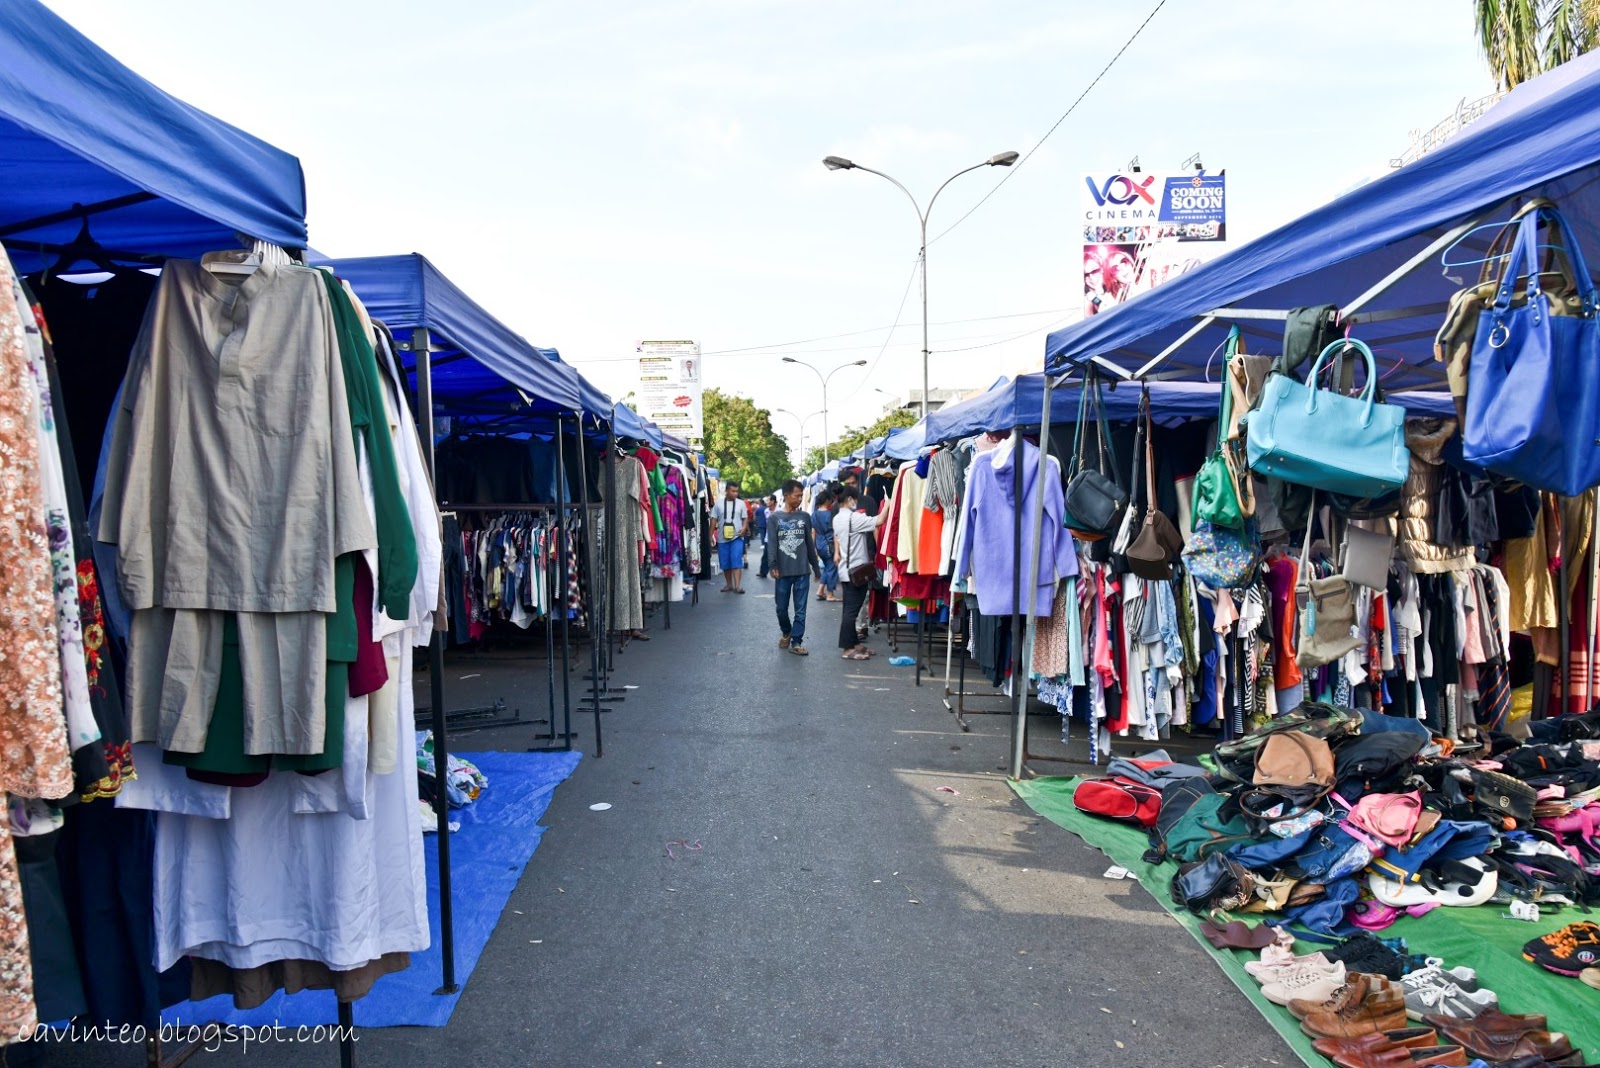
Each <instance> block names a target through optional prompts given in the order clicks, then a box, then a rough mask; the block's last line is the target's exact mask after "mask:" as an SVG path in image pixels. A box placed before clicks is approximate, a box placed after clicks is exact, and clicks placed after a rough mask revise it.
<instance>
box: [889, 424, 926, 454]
mask: <svg viewBox="0 0 1600 1068" xmlns="http://www.w3.org/2000/svg"><path fill="white" fill-rule="evenodd" d="M927 430H928V420H926V419H919V420H917V422H916V423H915V425H913V426H901V427H895V428H894V429H893V430H891V431H889V434H888V440H887V441H886V442H884V445H883V454H884V455H885V456H887V457H889V459H891V460H915V459H916V458H917V453H919V452H921V451H922V449H923V447H924V446H925V445H927V444H928V438H927Z"/></svg>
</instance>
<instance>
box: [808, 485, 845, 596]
mask: <svg viewBox="0 0 1600 1068" xmlns="http://www.w3.org/2000/svg"><path fill="white" fill-rule="evenodd" d="M811 529H812V530H813V531H815V532H816V538H817V556H818V557H819V558H820V559H821V560H822V578H821V579H819V580H818V581H817V600H819V601H837V600H839V565H838V564H837V563H835V562H834V559H833V492H832V491H831V490H826V489H825V490H823V491H822V492H820V493H818V494H817V497H816V500H815V501H814V502H813V507H812V509H811Z"/></svg>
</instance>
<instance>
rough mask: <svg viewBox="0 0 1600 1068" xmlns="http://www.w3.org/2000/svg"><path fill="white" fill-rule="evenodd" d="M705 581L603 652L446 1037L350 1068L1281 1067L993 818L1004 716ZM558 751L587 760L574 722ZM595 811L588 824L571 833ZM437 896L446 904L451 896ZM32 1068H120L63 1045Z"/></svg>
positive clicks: (487, 739)
mask: <svg viewBox="0 0 1600 1068" xmlns="http://www.w3.org/2000/svg"><path fill="white" fill-rule="evenodd" d="M716 585H717V584H716V583H715V582H713V583H711V584H708V589H709V592H707V593H706V594H704V595H703V596H702V599H701V603H700V604H699V605H698V606H695V607H690V606H689V605H687V604H684V605H679V606H674V611H673V627H672V629H671V630H670V631H669V630H666V629H664V628H663V627H662V621H661V619H660V617H659V615H658V616H657V617H656V618H655V619H654V620H653V622H652V631H651V633H652V635H653V639H652V640H651V641H650V642H648V643H640V642H636V643H633V644H631V645H629V647H628V648H627V650H626V651H625V652H623V653H622V654H621V655H619V657H618V659H617V664H618V673H617V675H616V677H615V679H614V683H613V684H614V685H618V686H620V685H624V684H627V685H634V686H637V687H638V688H637V689H635V690H632V691H629V693H628V697H627V700H626V701H625V702H623V703H621V704H618V705H616V706H614V708H615V710H614V711H611V712H607V713H606V714H605V716H604V720H605V724H604V726H605V732H606V733H605V755H604V757H603V758H600V759H595V758H593V757H592V756H591V757H586V758H585V760H584V761H583V763H582V764H581V765H580V767H579V769H578V771H577V773H576V774H575V775H574V776H573V777H572V778H571V779H570V780H568V782H567V783H565V784H564V785H563V786H562V787H561V788H560V789H559V790H558V791H557V792H556V795H555V799H554V802H553V803H552V805H551V807H550V810H549V812H548V813H547V815H546V817H545V823H546V825H547V826H548V827H549V828H550V830H549V832H548V833H547V834H546V835H545V836H544V839H543V841H542V843H541V844H540V846H539V850H538V852H537V853H536V854H535V856H534V858H533V861H532V863H531V864H530V865H529V867H528V870H527V873H526V874H525V875H524V877H523V879H522V881H521V884H520V885H519V886H518V887H517V890H516V892H515V894H514V895H513V896H512V899H511V902H510V904H509V906H508V909H507V911H506V913H505V914H504V915H503V916H502V918H501V921H500V925H499V927H498V929H497V930H496V932H495V934H494V937H493V938H492V940H491V941H490V943H489V945H488V947H487V949H486V950H485V952H484V956H483V958H482V960H481V962H480V963H479V965H478V968H477V970H476V972H475V973H474V974H473V975H472V977H471V979H470V981H469V983H468V985H467V987H466V992H465V996H464V997H463V999H462V1001H461V1004H460V1006H459V1007H458V1008H457V1010H456V1013H455V1016H454V1018H453V1020H452V1022H451V1024H450V1026H449V1027H447V1028H443V1029H432V1028H397V1029H389V1030H384V1031H365V1032H362V1033H361V1035H360V1039H359V1042H358V1043H357V1045H356V1049H357V1057H358V1061H357V1063H359V1064H363V1065H374V1066H376V1065H385V1066H387V1065H397V1066H413V1065H415V1066H423V1065H438V1066H440V1068H444V1066H450V1068H463V1066H467V1068H512V1066H516V1068H530V1066H532V1068H546V1066H549V1068H555V1066H563V1068H564V1066H574V1068H590V1066H594V1068H613V1066H614V1068H635V1066H638V1068H750V1066H757V1065H759V1066H762V1068H778V1066H791V1065H792V1066H797V1068H798V1066H806V1068H831V1066H840V1068H843V1066H855V1065H862V1066H868V1065H870V1066H908V1068H939V1066H951V1068H957V1066H959V1068H985V1066H1012V1065H1017V1066H1024V1065H1027V1066H1039V1068H1076V1066H1086V1065H1126V1066H1130V1068H1196V1066H1198V1068H1216V1066H1220V1068H1245V1066H1255V1065H1293V1064H1296V1063H1298V1060H1297V1058H1296V1056H1295V1055H1294V1054H1293V1053H1292V1052H1291V1051H1290V1050H1289V1049H1288V1047H1287V1046H1285V1045H1284V1044H1283V1043H1282V1042H1281V1041H1280V1040H1279V1039H1278V1038H1277V1036H1276V1035H1275V1034H1274V1033H1273V1032H1272V1030H1271V1029H1270V1028H1269V1027H1268V1026H1267V1025H1266V1023H1265V1022H1264V1021H1262V1020H1261V1019H1260V1017H1259V1016H1258V1015H1257V1014H1256V1013H1255V1011H1254V1010H1253V1009H1252V1008H1251V1007H1250V1005H1249V1003H1248V1002H1246V1001H1245V999H1244V998H1243V997H1242V996H1240V994H1239V993H1238V992H1237V991H1236V990H1234V989H1233V987H1232V986H1231V984H1230V983H1229V982H1228V980H1227V979H1226V978H1225V977H1224V976H1223V975H1222V974H1221V973H1220V972H1219V971H1218V970H1217V969H1216V968H1215V967H1214V966H1213V965H1212V964H1211V963H1210V961H1209V959H1208V958H1207V957H1206V956H1205V954H1204V953H1203V952H1202V951H1201V950H1200V949H1199V947H1198V946H1196V945H1195V944H1194V942H1193V941H1192V940H1191V939H1190V938H1189V937H1188V935H1186V934H1185V933H1184V932H1183V930H1182V929H1181V928H1180V927H1179V926H1178V925H1177V924H1176V923H1175V922H1173V921H1172V920H1171V919H1170V918H1169V917H1168V916H1166V914H1165V913H1163V912H1162V911H1161V910H1160V908H1159V907H1158V906H1156V905H1155V903H1154V902H1153V901H1152V900H1151V899H1150V898H1149V896H1148V895H1146V894H1145V892H1144V891H1143V890H1142V889H1141V888H1140V887H1139V885H1138V884H1137V883H1134V882H1131V881H1110V880H1106V879H1104V878H1102V875H1101V873H1102V872H1103V871H1104V870H1105V868H1106V866H1107V864H1108V862H1107V861H1106V860H1105V858H1104V857H1103V856H1102V855H1101V854H1100V853H1098V852H1096V851H1094V850H1092V849H1089V848H1088V847H1086V846H1084V845H1083V844H1082V843H1081V842H1080V841H1079V840H1078V839H1076V838H1075V837H1073V836H1072V835H1070V834H1068V833H1067V832H1066V831H1064V830H1061V829H1060V828H1058V827H1056V826H1054V825H1053V824H1050V823H1047V822H1045V821H1043V820H1040V819H1038V818H1037V817H1035V816H1034V815H1033V814H1032V813H1031V811H1030V810H1029V809H1027V808H1026V806H1024V805H1023V804H1022V803H1021V802H1020V801H1018V800H1017V799H1016V797H1015V796H1014V795H1013V794H1012V792H1011V791H1010V789H1009V788H1008V787H1007V785H1006V779H1005V776H1004V771H1003V765H1004V763H1005V754H1006V751H1007V739H1006V735H1005V729H1006V722H1007V721H1006V719H1005V718H1004V717H999V716H993V717H987V716H980V717H976V718H975V719H974V720H973V724H974V729H973V731H972V733H963V732H962V731H961V730H960V729H959V728H958V726H957V725H956V723H955V721H954V718H953V717H952V716H951V715H949V713H947V712H946V711H945V709H944V707H943V705H942V703H941V700H940V698H941V696H942V690H941V688H940V686H939V685H937V684H936V683H931V682H926V681H925V683H924V685H923V686H921V687H916V686H914V685H913V683H912V676H913V671H912V669H911V668H897V667H892V666H890V665H889V664H888V663H887V656H886V655H879V656H878V657H875V658H873V659H872V660H870V661H864V662H847V661H842V660H840V659H839V658H838V655H837V652H836V650H835V649H834V648H833V645H834V641H833V638H834V635H835V633H836V630H837V626H838V612H839V607H838V606H837V605H832V604H829V605H820V604H816V603H812V604H811V606H810V626H809V629H810V631H811V632H812V637H811V641H810V644H811V649H812V655H811V656H810V657H808V658H801V657H796V656H791V655H789V654H787V653H784V652H782V651H780V650H779V649H778V648H777V647H776V640H777V636H778V635H777V626H776V623H775V621H774V616H773V601H772V597H771V583H770V582H767V581H762V580H755V579H751V580H750V581H749V582H748V586H749V588H750V589H749V593H748V594H747V595H746V596H743V597H735V596H731V595H723V594H718V593H717V592H716ZM873 644H874V646H875V647H876V648H878V649H879V650H880V653H881V654H884V653H886V651H885V646H884V642H883V640H882V638H881V637H878V638H875V639H874V642H873ZM447 670H448V671H449V672H450V685H451V687H452V705H457V704H460V703H471V702H474V701H477V700H478V699H480V698H481V699H483V700H485V701H488V700H493V699H494V698H495V697H497V696H503V697H505V698H506V699H507V701H508V703H510V704H511V705H512V706H513V707H522V708H524V710H525V714H528V715H535V714H542V711H543V707H544V702H545V696H544V695H545V692H546V685H545V681H544V671H543V664H542V661H537V660H532V661H530V660H528V659H524V658H517V657H515V656H502V657H479V658H474V659H471V660H470V661H467V660H457V659H452V661H451V662H450V663H449V664H448V665H447ZM463 675H470V676H476V677H473V678H468V679H462V678H461V676H463ZM577 685H578V684H577V676H576V674H575V675H574V688H575V692H576V687H577ZM424 686H425V683H424ZM423 692H424V693H425V689H424V691H423ZM988 705H989V706H990V707H993V706H994V702H988ZM536 710H537V711H536ZM1037 722H1038V723H1039V725H1040V726H1041V728H1042V733H1045V734H1050V733H1053V732H1054V731H1055V729H1056V728H1055V726H1054V724H1053V723H1052V721H1050V720H1046V719H1040V720H1038V721H1037ZM577 726H578V730H579V732H580V737H579V738H578V741H577V745H578V747H579V748H582V749H585V750H586V751H587V750H588V749H589V746H590V745H591V743H592V737H591V733H592V732H591V730H590V729H589V727H590V725H589V721H588V718H587V714H585V715H584V716H583V717H580V718H579V720H578V724H577ZM532 733H533V732H532V729H531V728H527V727H519V728H510V729H503V730H497V731H485V732H480V733H478V734H475V735H471V736H467V737H465V738H463V739H462V740H461V741H460V742H459V743H458V747H459V748H460V749H463V750H471V749H487V748H503V749H511V748H523V747H526V746H528V745H530V744H533V737H532ZM491 789H492V785H491ZM601 801H604V802H609V803H610V804H611V805H612V808H611V809H610V810H608V811H604V812H594V811H591V810H590V808H589V806H590V805H591V804H593V803H596V802H601ZM673 843H689V847H687V848H686V847H685V846H683V845H677V844H673ZM696 844H698V845H699V847H700V848H699V849H698V850H696V849H693V848H692V846H693V845H696ZM457 892H458V893H461V894H470V893H471V883H470V874H469V873H466V872H462V873H460V874H459V875H458V883H457ZM59 1052H60V1051H58V1053H59ZM51 1063H59V1064H70V1065H75V1066H80V1065H81V1066H85V1068H88V1066H99V1065H108V1066H109V1065H116V1066H122V1065H126V1066H129V1068H132V1066H133V1065H136V1064H140V1063H142V1061H141V1059H140V1057H139V1056H138V1055H137V1051H134V1050H114V1049H100V1050H95V1051H90V1050H87V1049H82V1050H76V1051H71V1052H70V1053H60V1055H53V1056H52V1058H51ZM191 1063H204V1064H219V1065H220V1064H250V1065H261V1066H264V1068H270V1066H275V1065H279V1064H283V1065H288V1064H295V1065H305V1066H315V1065H323V1064H326V1065H336V1064H337V1063H338V1054H337V1050H336V1049H334V1048H332V1047H320V1048H319V1047H305V1048H299V1049H292V1050H291V1049H286V1048H282V1047H278V1048H265V1049H260V1050H254V1051H252V1052H251V1053H250V1054H249V1055H248V1056H241V1055H239V1054H238V1052H237V1051H230V1052H224V1053H221V1054H217V1055H214V1056H207V1055H202V1056H201V1057H199V1058H197V1060H196V1061H195V1062H191Z"/></svg>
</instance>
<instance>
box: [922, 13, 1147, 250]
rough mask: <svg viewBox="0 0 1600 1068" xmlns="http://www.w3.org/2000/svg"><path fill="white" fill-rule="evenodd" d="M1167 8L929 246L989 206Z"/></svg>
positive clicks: (1134, 34)
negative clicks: (1003, 174) (998, 178)
mask: <svg viewBox="0 0 1600 1068" xmlns="http://www.w3.org/2000/svg"><path fill="white" fill-rule="evenodd" d="M1166 6H1167V0H1157V3H1156V6H1155V7H1154V8H1152V9H1151V11H1150V14H1148V15H1146V16H1145V17H1144V21H1143V22H1141V23H1139V28H1138V29H1136V30H1134V31H1133V36H1131V37H1129V38H1128V39H1127V40H1126V41H1124V42H1123V43H1122V47H1121V48H1119V49H1117V54H1116V55H1114V56H1112V57H1111V61H1110V62H1109V63H1107V64H1106V65H1105V66H1104V67H1101V68H1100V73H1099V74H1096V75H1095V76H1094V81H1092V82H1090V83H1089V87H1088V88H1087V89H1085V90H1084V91H1083V92H1081V93H1079V94H1078V99H1076V100H1074V101H1073V102H1072V106H1071V107H1069V108H1067V110H1066V111H1064V112H1062V113H1061V117H1060V118H1059V119H1057V120H1056V121H1055V125H1054V126H1052V127H1050V129H1048V130H1046V131H1045V133H1044V136H1043V137H1041V138H1039V142H1038V144H1036V145H1034V146H1033V147H1032V148H1030V149H1028V152H1027V154H1026V155H1024V156H1023V157H1022V158H1021V159H1020V160H1018V161H1017V162H1016V163H1015V164H1014V165H1013V166H1011V167H1009V168H1007V169H1006V173H1005V177H1003V178H1001V179H1000V180H999V181H998V182H996V183H995V184H994V188H993V189H990V190H989V191H988V192H987V193H985V194H983V199H982V200H980V201H978V202H977V203H976V204H974V205H972V207H970V208H968V209H967V213H966V214H965V215H963V216H961V218H959V219H957V220H956V221H955V222H953V223H951V224H950V225H949V226H947V227H945V228H944V229H943V230H941V231H939V234H938V236H937V237H935V238H934V239H933V240H932V241H929V242H928V244H930V245H931V244H933V242H934V241H938V240H939V238H942V237H944V236H945V235H946V234H948V233H949V232H950V231H951V230H954V229H955V228H956V227H958V226H960V225H961V224H962V223H964V222H966V221H967V219H968V218H970V217H971V215H972V213H973V212H975V211H977V210H978V209H979V208H981V207H983V206H984V205H985V204H987V203H988V202H989V198H990V197H992V196H994V195H995V194H996V193H998V192H1000V187H1001V186H1003V185H1005V184H1006V183H1007V182H1009V181H1011V179H1012V178H1013V177H1015V176H1016V173H1017V172H1018V171H1020V170H1021V169H1022V165H1023V164H1024V163H1027V162H1028V160H1030V159H1032V158H1033V154H1034V153H1035V152H1037V151H1039V149H1040V147H1041V146H1042V145H1043V144H1044V143H1045V142H1046V141H1048V140H1049V139H1050V135H1051V134H1053V133H1055V132H1056V130H1057V129H1059V128H1060V126H1061V124H1062V123H1064V122H1066V121H1067V116H1068V115H1071V114H1072V113H1073V112H1074V111H1076V110H1077V108H1078V105H1079V104H1081V103H1083V100H1084V97H1086V96H1088V95H1089V94H1090V93H1091V92H1093V91H1094V87H1095V86H1097V85H1099V84H1100V80H1101V79H1102V78H1104V77H1105V76H1106V74H1107V73H1109V72H1110V70H1111V68H1112V67H1114V66H1116V65H1117V60H1119V59H1121V58H1122V53H1124V52H1126V51H1127V50H1128V48H1129V46H1131V45H1132V44H1133V42H1135V41H1137V40H1138V39H1139V35H1140V34H1141V33H1143V32H1144V28H1145V27H1146V26H1148V25H1150V20H1151V19H1153V18H1155V17H1156V14H1157V13H1158V12H1160V10H1161V9H1162V8H1164V7H1166Z"/></svg>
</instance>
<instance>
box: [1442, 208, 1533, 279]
mask: <svg viewBox="0 0 1600 1068" xmlns="http://www.w3.org/2000/svg"><path fill="white" fill-rule="evenodd" d="M1555 206H1556V205H1555V201H1553V200H1550V199H1549V198H1547V197H1534V198H1533V199H1532V200H1530V201H1528V202H1527V203H1526V204H1524V205H1523V206H1522V207H1520V208H1518V209H1517V210H1516V212H1515V214H1513V215H1512V216H1511V218H1509V219H1505V220H1502V221H1498V222H1487V223H1480V224H1479V225H1477V226H1474V227H1473V228H1472V229H1470V230H1468V231H1467V232H1466V233H1464V234H1462V235H1461V236H1460V237H1458V238H1456V239H1455V240H1454V241H1452V242H1450V245H1449V247H1448V248H1446V249H1445V250H1444V251H1443V252H1442V253H1440V254H1439V264H1440V266H1442V267H1443V268H1445V270H1446V271H1448V270H1450V269H1451V268H1454V267H1477V266H1479V265H1481V264H1485V263H1495V262H1497V261H1499V260H1503V259H1505V258H1506V257H1507V256H1509V255H1510V254H1511V251H1512V250H1511V249H1509V248H1508V249H1506V250H1505V251H1504V252H1501V253H1497V254H1496V255H1493V256H1480V257H1478V258H1477V259H1470V260H1453V259H1451V258H1450V254H1451V253H1452V252H1454V251H1455V250H1456V249H1457V248H1459V247H1461V246H1462V245H1463V244H1465V243H1466V241H1467V239H1468V238H1470V237H1472V235H1473V234H1477V233H1481V232H1483V231H1485V230H1494V231H1496V233H1497V234H1499V233H1503V232H1504V231H1506V230H1508V229H1510V228H1511V227H1513V226H1515V225H1516V224H1517V223H1519V222H1521V221H1522V217H1523V216H1524V215H1526V214H1528V212H1530V211H1537V210H1539V209H1540V208H1554V207H1555ZM1493 244H1494V243H1493V242H1492V241H1491V242H1490V247H1491V248H1492V247H1493ZM1539 247H1540V248H1542V249H1547V248H1550V247H1551V246H1549V245H1541V246H1539ZM1469 251H1476V250H1469Z"/></svg>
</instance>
